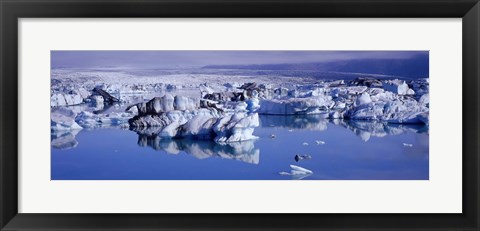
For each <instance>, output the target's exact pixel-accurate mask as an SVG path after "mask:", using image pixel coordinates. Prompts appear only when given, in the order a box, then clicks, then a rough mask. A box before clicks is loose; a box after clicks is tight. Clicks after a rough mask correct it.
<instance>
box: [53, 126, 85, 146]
mask: <svg viewBox="0 0 480 231" xmlns="http://www.w3.org/2000/svg"><path fill="white" fill-rule="evenodd" d="M79 132H80V130H73V131H56V132H52V133H51V134H50V142H51V145H52V147H53V148H56V149H71V148H75V147H77V145H78V141H77V140H76V139H75V136H77V134H78V133H79Z"/></svg>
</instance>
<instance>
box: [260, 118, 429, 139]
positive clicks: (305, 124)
mask: <svg viewBox="0 0 480 231" xmlns="http://www.w3.org/2000/svg"><path fill="white" fill-rule="evenodd" d="M260 122H261V125H262V127H282V128H290V129H302V130H315V131H325V130H327V127H328V124H329V123H330V124H334V125H337V126H342V127H345V128H348V129H349V130H351V131H353V132H354V133H355V134H356V135H357V136H359V137H360V138H361V139H362V140H363V141H365V142H366V141H368V140H369V139H370V137H385V136H387V135H399V134H402V133H404V132H407V131H410V132H415V133H424V132H428V126H427V125H424V124H389V123H385V122H376V121H364V120H343V119H333V120H329V119H325V116H324V115H292V116H275V115H261V116H260Z"/></svg>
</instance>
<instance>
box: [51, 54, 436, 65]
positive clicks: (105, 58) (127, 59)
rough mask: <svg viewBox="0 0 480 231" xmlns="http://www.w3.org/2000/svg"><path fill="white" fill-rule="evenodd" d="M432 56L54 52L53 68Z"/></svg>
mask: <svg viewBox="0 0 480 231" xmlns="http://www.w3.org/2000/svg"><path fill="white" fill-rule="evenodd" d="M425 55H427V56H428V51H212V50H210V51H51V67H52V68H58V67H71V68H100V67H125V68H162V67H174V66H205V65H247V64H284V63H316V62H332V61H342V60H365V59H379V60H382V59H399V60H409V59H414V58H416V57H418V56H425Z"/></svg>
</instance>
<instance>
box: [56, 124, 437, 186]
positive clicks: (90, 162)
mask: <svg viewBox="0 0 480 231" xmlns="http://www.w3.org/2000/svg"><path fill="white" fill-rule="evenodd" d="M260 120H261V126H260V127H259V128H256V129H255V132H254V134H255V135H256V136H258V137H259V139H257V140H254V141H248V142H240V143H233V144H225V145H221V144H217V143H215V142H211V141H205V140H189V139H161V138H159V137H156V136H154V135H151V134H144V133H142V132H135V131H130V130H128V129H120V128H101V129H96V130H81V131H79V132H75V133H65V134H52V137H51V138H52V155H51V163H52V165H51V166H52V167H51V170H52V171H51V178H52V180H292V179H294V180H295V179H302V180H428V179H429V154H428V153H429V145H428V144H429V135H428V127H425V126H418V125H393V124H384V123H375V122H358V121H357V122H354V121H344V120H333V121H332V120H325V119H322V118H321V117H320V116H264V115H262V116H260ZM272 135H274V138H272ZM316 141H319V143H323V142H324V144H317V142H316ZM297 154H298V155H310V156H311V157H312V158H311V159H308V160H300V161H298V162H297V161H296V160H295V158H294V157H295V155H297ZM291 164H294V165H297V166H301V167H303V168H307V169H309V170H311V171H313V174H311V175H302V176H288V175H281V174H279V173H280V172H282V171H285V172H289V171H290V167H289V166H290V165H291Z"/></svg>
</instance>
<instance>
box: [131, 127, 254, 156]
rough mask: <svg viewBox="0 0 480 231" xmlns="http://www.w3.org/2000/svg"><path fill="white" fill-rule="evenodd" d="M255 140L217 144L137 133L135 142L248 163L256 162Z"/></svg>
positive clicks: (170, 150)
mask: <svg viewBox="0 0 480 231" xmlns="http://www.w3.org/2000/svg"><path fill="white" fill-rule="evenodd" d="M254 142H255V141H253V140H252V141H243V142H235V143H229V144H219V143H215V142H213V141H209V140H192V139H169V138H161V137H159V136H157V135H155V134H153V135H152V134H149V135H147V134H144V133H138V142H137V144H138V145H139V146H142V147H151V148H153V149H155V150H159V151H164V152H166V153H169V154H178V153H180V152H185V153H187V154H189V155H192V156H194V157H195V158H197V159H205V158H209V157H220V158H224V159H233V160H238V161H242V162H246V163H250V164H258V163H259V161H260V150H259V149H258V148H255V145H254Z"/></svg>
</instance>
